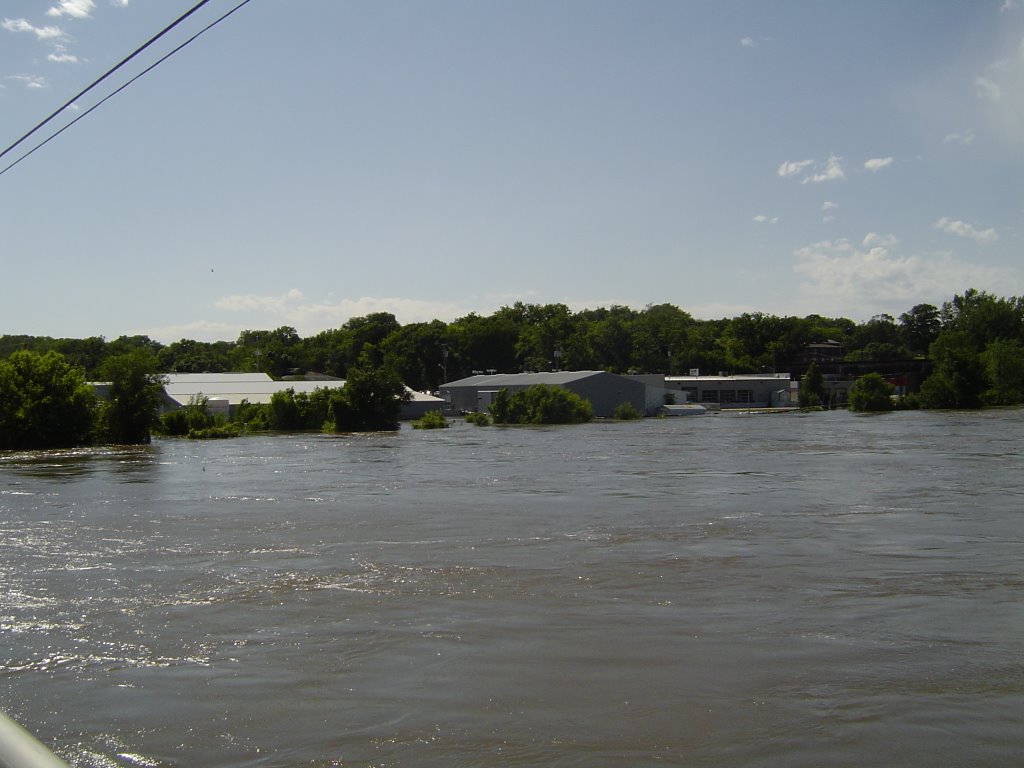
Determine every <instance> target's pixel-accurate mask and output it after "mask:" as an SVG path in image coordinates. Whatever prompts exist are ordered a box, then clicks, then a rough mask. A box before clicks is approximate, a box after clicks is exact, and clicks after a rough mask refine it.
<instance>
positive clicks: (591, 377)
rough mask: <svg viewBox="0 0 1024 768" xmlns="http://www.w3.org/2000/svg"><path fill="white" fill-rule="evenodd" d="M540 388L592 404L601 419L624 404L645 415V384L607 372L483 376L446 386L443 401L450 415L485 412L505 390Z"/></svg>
mask: <svg viewBox="0 0 1024 768" xmlns="http://www.w3.org/2000/svg"><path fill="white" fill-rule="evenodd" d="M537 384H548V385H550V386H555V387H562V388H564V389H567V390H569V391H570V392H573V393H575V394H577V395H579V396H580V397H582V398H584V399H585V400H588V401H590V406H591V408H593V411H594V416H597V417H605V418H607V417H611V416H612V415H613V413H614V412H615V407H616V406H617V405H619V404H621V403H629V404H630V405H632V406H633V407H634V408H636V409H637V410H638V411H640V413H644V411H645V407H644V406H645V404H646V403H645V400H646V391H645V390H646V387H645V386H644V384H643V382H640V381H636V380H634V379H629V378H627V377H625V376H619V375H617V374H614V373H608V372H607V371H554V372H550V373H498V374H480V375H477V376H470V377H468V378H465V379H459V380H458V381H451V382H448V383H447V384H442V385H441V397H442V398H443V399H444V401H445V410H446V412H448V413H453V412H454V413H460V412H463V411H464V412H467V413H468V412H485V411H486V410H487V406H489V405H490V404H491V403H492V402H493V401H494V398H495V396H496V395H497V394H498V392H500V391H501V390H502V389H507V390H508V391H509V392H510V393H511V392H517V391H520V390H524V389H527V388H528V387H532V386H534V385H537Z"/></svg>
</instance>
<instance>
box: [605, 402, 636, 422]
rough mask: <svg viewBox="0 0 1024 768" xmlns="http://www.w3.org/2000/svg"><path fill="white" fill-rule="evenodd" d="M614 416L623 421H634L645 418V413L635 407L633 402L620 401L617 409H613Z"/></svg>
mask: <svg viewBox="0 0 1024 768" xmlns="http://www.w3.org/2000/svg"><path fill="white" fill-rule="evenodd" d="M612 417H613V418H616V419H621V420H622V421H632V420H634V419H639V418H643V414H642V413H640V411H638V410H637V409H636V408H634V407H633V404H632V403H619V404H618V405H616V406H615V410H614V411H612Z"/></svg>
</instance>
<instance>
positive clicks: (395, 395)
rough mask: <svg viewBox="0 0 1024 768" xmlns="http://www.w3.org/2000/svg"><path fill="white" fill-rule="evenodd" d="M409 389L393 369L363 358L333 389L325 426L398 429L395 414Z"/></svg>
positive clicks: (349, 429) (341, 429) (336, 429)
mask: <svg viewBox="0 0 1024 768" xmlns="http://www.w3.org/2000/svg"><path fill="white" fill-rule="evenodd" d="M408 399H409V393H408V392H407V391H406V389H405V385H404V384H403V383H402V380H401V379H399V378H398V376H397V375H396V374H395V373H394V371H392V370H390V369H388V368H384V367H380V366H374V365H372V364H370V362H369V361H368V360H367V359H366V358H364V359H363V361H362V362H361V363H360V364H359V365H357V366H354V367H352V368H350V369H349V372H348V377H347V378H346V379H345V386H344V388H343V389H341V390H332V396H331V398H330V401H329V404H328V416H327V420H326V423H325V429H329V430H331V431H334V432H379V431H385V430H395V429H398V414H399V412H400V411H401V409H402V403H404V402H406V401H408Z"/></svg>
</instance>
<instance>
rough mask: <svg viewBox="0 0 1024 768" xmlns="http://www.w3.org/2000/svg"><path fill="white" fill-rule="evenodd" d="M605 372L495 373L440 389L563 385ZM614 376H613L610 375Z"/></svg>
mask: <svg viewBox="0 0 1024 768" xmlns="http://www.w3.org/2000/svg"><path fill="white" fill-rule="evenodd" d="M604 373H606V371H548V372H542V373H495V374H478V375H476V376H468V377H466V378H465V379H459V380H458V381H450V382H448V383H447V384H442V385H441V386H442V387H528V386H531V385H533V384H552V385H564V384H570V383H572V382H574V381H580V380H582V379H589V378H591V377H592V376H601V375H602V374H604ZM610 375H614V374H610Z"/></svg>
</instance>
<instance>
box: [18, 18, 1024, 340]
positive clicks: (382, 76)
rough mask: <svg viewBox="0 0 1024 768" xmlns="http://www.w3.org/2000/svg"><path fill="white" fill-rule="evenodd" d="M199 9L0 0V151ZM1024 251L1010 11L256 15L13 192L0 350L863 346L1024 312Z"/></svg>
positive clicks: (1023, 91) (29, 169) (1020, 104)
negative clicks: (885, 319)
mask: <svg viewBox="0 0 1024 768" xmlns="http://www.w3.org/2000/svg"><path fill="white" fill-rule="evenodd" d="M236 2H237V0H227V1H225V0H212V2H210V3H208V4H207V5H206V6H204V7H203V8H202V9H201V10H200V11H199V12H197V13H196V14H195V15H194V16H193V17H192V18H190V20H189V21H188V22H186V23H185V24H183V25H182V26H181V27H180V28H179V29H178V30H176V31H175V33H172V35H170V36H169V38H173V39H168V40H167V41H161V42H160V43H159V44H158V45H157V46H155V49H158V50H154V51H149V52H147V53H146V54H144V55H143V56H142V57H140V58H141V59H144V60H143V61H139V62H133V63H132V64H131V65H129V66H128V67H126V68H125V70H124V71H123V72H120V73H118V75H116V76H115V77H114V78H112V81H108V83H105V84H104V85H103V86H100V88H98V89H97V90H96V91H94V92H92V93H90V94H88V95H87V96H85V97H83V98H82V99H81V100H80V101H79V102H77V103H76V104H75V105H74V107H72V108H70V109H69V110H67V111H66V113H65V115H64V116H62V117H61V120H63V121H65V122H66V121H67V120H68V119H73V117H74V116H75V115H77V114H81V112H83V111H85V110H86V109H88V108H89V107H91V106H92V105H93V104H95V103H96V101H97V100H98V99H99V98H102V97H103V96H104V95H106V94H107V93H109V92H110V91H111V90H113V89H114V88H115V87H116V86H117V85H120V84H121V83H123V82H124V81H125V80H126V79H128V78H129V77H130V76H132V75H134V74H136V73H137V72H139V71H140V70H141V69H142V68H143V67H144V66H147V65H148V64H150V63H152V62H153V61H154V60H155V59H156V58H157V56H159V55H162V54H163V53H164V52H166V51H167V50H169V49H170V48H171V47H173V46H174V45H177V44H178V43H180V42H181V41H182V40H184V39H185V37H187V36H189V35H191V34H193V33H194V32H196V31H198V29H199V28H201V27H202V26H205V25H206V24H208V23H209V22H210V21H212V20H213V19H214V18H216V17H217V16H219V15H220V14H222V13H224V12H225V11H227V10H229V9H230V8H232V7H233V6H234V5H235V4H236ZM194 4H195V3H194V0H183V1H181V2H178V1H177V0H173V1H172V0H63V1H61V0H39V1H38V2H37V1H35V0H4V2H3V4H2V7H0V144H2V145H3V147H6V146H7V145H8V144H10V143H12V142H13V141H14V140H16V139H17V138H18V137H19V136H21V135H22V134H23V133H24V132H25V131H27V130H28V129H29V128H31V127H32V126H33V125H35V124H36V123H37V122H38V121H39V120H41V119H42V118H44V117H45V116H46V115H48V114H49V113H50V112H52V111H53V110H55V109H56V108H58V107H59V106H60V105H61V104H63V103H64V102H65V101H67V100H68V99H69V98H70V97H71V96H73V95H74V94H75V93H77V92H78V91H79V90H81V89H82V88H84V87H85V86H86V85H87V84H89V83H90V82H92V81H93V80H94V79H95V78H96V77H98V76H99V75H100V74H102V73H103V72H104V71H106V70H107V69H108V68H109V67H111V66H112V65H113V64H115V63H116V62H117V61H119V60H120V59H121V58H123V57H124V56H126V55H127V54H128V53H130V52H131V51H132V50H134V49H135V48H136V47H137V46H138V45H140V44H141V43H142V42H144V41H145V40H147V39H148V38H149V37H150V36H152V35H153V34H155V33H156V32H157V31H159V30H160V29H162V28H163V27H164V26H165V25H166V24H168V23H169V22H170V21H172V20H173V19H175V18H176V17H177V16H178V15H180V14H181V13H183V12H184V11H185V10H187V9H188V8H190V7H191V6H192V5H194ZM59 124H60V123H58V125H59ZM46 135H48V133H47V132H45V131H44V132H43V133H41V134H39V135H38V139H42V138H45V136H46ZM31 145H32V144H31V142H29V143H26V144H25V145H23V146H22V147H20V148H19V149H27V148H30V147H31ZM17 156H18V151H17V150H16V151H15V152H13V153H11V154H10V155H8V156H7V157H5V158H4V159H3V161H2V162H3V165H6V164H7V161H11V160H13V159H15V158H16V157H17ZM0 167H2V166H0ZM1022 230H1024V2H1022V0H991V1H988V0H977V1H975V2H967V3H965V2H940V1H938V0H927V1H924V0H921V1H918V2H912V1H910V0H907V1H906V2H895V3H894V2H889V1H885V2H876V1H875V0H859V1H858V2H855V3H854V2H825V1H824V0H823V1H820V2H818V1H816V2H797V1H795V0H779V2H763V1H762V0H756V1H752V2H742V1H737V2H697V0H676V1H674V2H670V1H669V0H649V1H646V2H622V1H621V0H620V1H617V2H607V1H606V0H522V1H517V2H494V1H490V0H465V1H461V0H458V1H456V0H431V1H430V2H426V0H417V1H405V0H394V1H390V0H372V1H369V0H367V1H363V0H352V1H348V0H252V2H250V3H249V4H248V5H246V6H245V7H244V8H242V9H241V10H239V11H238V12H237V13H236V14H234V15H233V16H231V17H230V18H229V19H227V20H226V21H225V22H224V23H222V24H220V25H218V26H217V27H215V28H214V29H212V30H210V31H209V32H207V33H206V34H205V35H203V36H202V37H200V38H199V39H198V40H196V41H195V42H194V43H192V44H191V45H189V46H188V47H186V48H184V49H183V50H182V51H180V52H179V53H178V54H176V55H175V56H173V57H172V58H170V59H168V60H167V61H166V62H164V63H163V64H162V65H160V66H159V67H158V68H156V69H155V70H153V71H152V72H151V73H149V74H148V75H146V76H145V77H143V78H142V79H140V80H139V81H137V82H136V83H135V84H134V85H132V86H131V87H129V88H127V89H126V90H125V91H123V92H122V93H120V94H119V95H117V96H116V97H114V98H113V99H111V100H110V101H108V102H107V103H106V104H104V105H103V106H101V107H100V108H99V109H97V110H96V111H95V112H93V113H92V114H90V115H89V116H87V117H85V118H84V119H83V120H81V122H79V123H78V124H77V125H75V126H74V127H72V128H71V129H69V130H68V131H67V132H65V133H64V134H63V135H61V136H59V137H58V138H56V139H55V140H54V141H52V142H51V143H50V144H48V145H47V146H45V147H44V148H42V149H41V150H39V151H38V152H36V153H35V154H34V155H32V156H31V157H29V158H28V159H26V160H25V161H24V162H22V163H20V164H19V165H17V166H16V167H15V168H13V169H12V170H10V171H8V172H7V173H4V174H3V175H0V262H2V263H0V266H2V275H3V279H2V282H0V286H2V287H0V333H27V334H35V335H50V336H71V337H84V336H91V335H103V336H106V337H107V338H115V337H117V336H119V335H121V334H136V333H142V334H148V335H149V336H151V337H152V338H154V339H157V340H160V341H163V342H169V341H174V340H176V339H179V338H193V339H202V340H216V339H227V340H231V339H234V338H236V337H237V335H238V333H239V331H240V330H243V329H260V328H276V327H278V326H281V325H290V326H294V327H295V328H296V329H297V330H298V332H299V333H300V334H301V335H303V336H307V335H312V334H314V333H316V332H318V331H320V330H323V329H325V328H334V327H338V326H340V325H342V324H343V323H344V322H345V321H346V320H347V319H348V318H350V317H353V316H359V315H365V314H368V313H370V312H377V311H386V312H392V313H394V314H395V316H396V317H397V318H398V320H399V321H400V322H402V323H410V322H417V321H422V320H431V319H435V318H436V319H440V320H445V321H450V320H453V319H455V318H456V317H459V316H462V315H465V314H468V313H469V312H474V311H475V312H478V313H481V314H490V313H491V312H493V311H495V310H496V309H498V308H499V307H501V306H502V305H506V304H511V303H513V302H515V301H518V300H521V301H525V302H535V303H548V302H564V303H566V304H568V305H569V306H570V307H571V308H572V309H573V310H579V309H583V308H588V307H591V308H592V307H599V306H610V305H611V304H624V305H628V306H631V307H634V308H636V309H642V308H643V307H644V306H645V305H647V304H652V303H662V302H669V303H672V304H675V305H677V306H679V307H681V308H682V309H685V310H686V311H688V312H690V313H691V314H693V315H694V316H695V317H698V318H701V319H710V318H718V317H732V316H735V315H737V314H740V313H742V312H745V311H762V312H769V313H773V314H780V315H791V314H795V315H800V316H803V315H807V314H811V313H818V314H822V315H829V316H845V317H850V318H852V319H854V320H858V321H860V320H865V319H867V318H869V317H871V316H872V315H875V314H878V313H882V312H888V313H891V314H894V315H898V314H899V313H901V312H903V311H906V310H907V309H909V308H911V307H912V306H914V305H915V304H918V303H922V302H929V303H934V304H940V303H941V302H942V301H945V300H947V299H949V298H951V297H952V295H953V294H954V293H958V292H962V291H963V290H965V289H966V288H969V287H976V288H979V289H983V290H989V291H992V292H993V293H996V294H997V295H1000V296H1010V295H1015V296H1016V295H1022V294H1024V258H1022V256H1024V251H1022V247H1021V246H1022Z"/></svg>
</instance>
